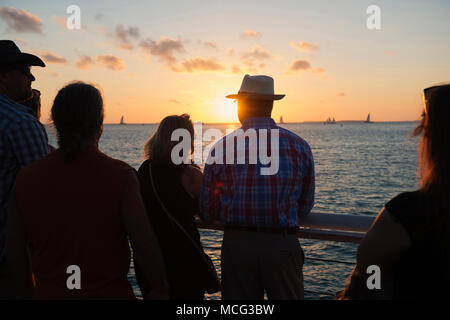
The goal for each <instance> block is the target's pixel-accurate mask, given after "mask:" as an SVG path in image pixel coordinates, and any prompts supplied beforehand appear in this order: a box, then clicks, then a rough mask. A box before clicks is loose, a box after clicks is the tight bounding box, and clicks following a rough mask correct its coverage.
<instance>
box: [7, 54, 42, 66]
mask: <svg viewBox="0 0 450 320" xmlns="http://www.w3.org/2000/svg"><path fill="white" fill-rule="evenodd" d="M13 63H27V64H28V65H30V66H38V67H45V63H44V61H42V60H41V58H39V57H37V56H35V55H34V54H30V53H23V52H21V53H19V54H14V55H13V56H9V57H8V56H6V57H2V59H1V63H0V64H2V65H9V64H13Z"/></svg>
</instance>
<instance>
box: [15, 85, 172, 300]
mask: <svg viewBox="0 0 450 320" xmlns="http://www.w3.org/2000/svg"><path fill="white" fill-rule="evenodd" d="M103 113H104V111H103V99H102V96H101V94H100V92H99V91H98V90H97V89H96V88H95V87H93V86H91V85H88V84H85V83H81V82H76V83H72V84H69V85H67V86H65V87H64V88H62V89H61V90H60V91H59V92H58V94H57V95H56V97H55V100H54V102H53V107H52V110H51V114H52V120H53V124H54V126H55V128H56V132H57V139H58V146H59V148H58V149H57V151H55V152H52V153H50V154H49V155H48V156H46V157H45V158H43V159H41V160H39V161H37V162H35V163H33V164H31V165H30V166H28V167H26V168H24V169H23V170H22V171H21V172H20V173H19V175H18V177H17V180H16V185H15V190H14V192H13V195H12V200H11V204H10V206H9V224H8V237H7V258H8V261H9V263H10V265H11V268H12V270H13V271H14V275H15V279H16V281H17V284H18V289H19V294H20V297H24V298H29V297H30V296H31V297H32V298H33V299H133V298H134V297H135V296H134V293H133V290H132V287H131V285H130V283H129V282H128V279H127V274H128V270H129V267H130V255H131V254H130V247H129V244H128V239H129V240H130V242H131V246H132V248H133V253H134V254H133V257H134V260H135V261H136V262H139V264H140V265H142V266H143V272H144V277H145V278H146V279H147V281H148V282H149V283H150V284H151V287H152V290H151V291H150V292H149V293H148V294H147V295H146V296H145V297H144V298H155V299H160V298H167V283H166V278H165V272H164V263H163V260H162V257H161V253H160V250H159V247H158V242H157V239H156V238H155V236H154V234H153V231H152V229H151V227H150V224H149V223H148V220H147V218H146V216H145V208H144V204H143V202H142V198H141V196H140V192H139V191H140V190H139V182H138V180H137V177H136V174H135V172H134V169H133V168H131V167H130V166H129V165H128V164H126V163H124V162H122V161H119V160H115V159H112V158H110V157H108V156H107V155H105V154H103V153H102V152H101V151H100V150H99V149H98V141H99V139H100V136H101V134H102V128H103ZM28 253H29V254H28ZM28 257H30V258H31V260H29V258H28ZM73 268H75V269H76V268H78V273H76V271H74V270H75V269H73ZM31 272H33V275H34V282H35V283H34V285H33V281H32V274H31ZM74 287H75V288H74Z"/></svg>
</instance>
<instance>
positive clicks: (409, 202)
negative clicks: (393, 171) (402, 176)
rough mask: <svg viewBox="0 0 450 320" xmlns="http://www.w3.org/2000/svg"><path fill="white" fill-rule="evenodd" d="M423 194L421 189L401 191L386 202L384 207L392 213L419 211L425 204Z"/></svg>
mask: <svg viewBox="0 0 450 320" xmlns="http://www.w3.org/2000/svg"><path fill="white" fill-rule="evenodd" d="M425 200H426V198H425V194H424V193H423V192H421V191H419V190H418V191H409V192H403V193H400V194H398V195H397V196H395V197H394V198H392V199H391V200H390V201H389V202H387V203H386V205H385V208H386V209H387V210H388V211H389V212H391V213H392V214H394V215H395V214H400V213H401V212H405V211H406V212H420V211H422V210H421V209H423V207H424V205H425Z"/></svg>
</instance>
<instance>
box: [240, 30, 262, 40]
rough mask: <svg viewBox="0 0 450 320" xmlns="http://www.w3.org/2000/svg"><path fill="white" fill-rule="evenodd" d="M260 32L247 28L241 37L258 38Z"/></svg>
mask: <svg viewBox="0 0 450 320" xmlns="http://www.w3.org/2000/svg"><path fill="white" fill-rule="evenodd" d="M259 36H260V33H259V32H256V31H253V30H245V31H244V32H242V33H241V38H256V37H259Z"/></svg>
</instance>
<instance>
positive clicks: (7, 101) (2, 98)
mask: <svg viewBox="0 0 450 320" xmlns="http://www.w3.org/2000/svg"><path fill="white" fill-rule="evenodd" d="M0 103H3V104H7V105H10V106H13V107H14V108H16V109H17V110H19V111H21V112H25V113H29V114H33V111H32V110H31V109H30V108H28V107H26V106H24V105H21V104H20V103H17V102H15V101H14V100H11V99H10V98H8V97H7V96H5V95H3V94H1V93H0Z"/></svg>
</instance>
